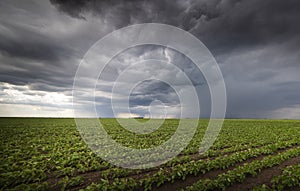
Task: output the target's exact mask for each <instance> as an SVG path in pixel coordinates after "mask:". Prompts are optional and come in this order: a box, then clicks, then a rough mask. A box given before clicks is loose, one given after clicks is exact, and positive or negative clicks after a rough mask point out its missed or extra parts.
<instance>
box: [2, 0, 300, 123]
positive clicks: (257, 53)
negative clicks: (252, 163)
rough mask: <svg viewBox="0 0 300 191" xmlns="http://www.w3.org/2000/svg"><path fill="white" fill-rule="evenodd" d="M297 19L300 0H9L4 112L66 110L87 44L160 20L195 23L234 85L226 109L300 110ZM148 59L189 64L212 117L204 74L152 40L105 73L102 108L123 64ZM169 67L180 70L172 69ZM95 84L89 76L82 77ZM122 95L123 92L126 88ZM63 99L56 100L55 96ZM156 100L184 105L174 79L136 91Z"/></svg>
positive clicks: (236, 114)
mask: <svg viewBox="0 0 300 191" xmlns="http://www.w3.org/2000/svg"><path fill="white" fill-rule="evenodd" d="M299 19H300V1H298V0H287V1H282V0H265V1H259V0H199V1H196V0H195V1H194V0H188V1H179V0H178V1H170V0H153V1H150V0H149V1H147V0H146V1H139V0H133V1H126V0H123V1H122V0H116V1H106V0H102V1H96V0H86V1H84V0H77V1H76V0H69V1H68V0H67V1H63V0H50V1H45V0H44V1H38V0H31V1H29V2H20V1H14V0H12V1H8V0H7V1H1V2H0V82H1V85H0V91H1V94H0V96H1V97H0V98H1V99H0V104H1V105H2V106H3V107H1V109H0V115H2V116H7V115H8V116H20V115H21V116H22V115H26V113H28V110H32V108H34V106H40V107H41V108H42V107H45V108H44V109H45V110H47V108H48V110H49V112H48V114H49V115H52V114H53V113H55V111H61V112H62V113H64V114H66V113H67V112H65V110H68V112H69V109H70V107H69V106H70V105H69V102H71V99H70V96H71V92H72V86H73V79H74V76H75V73H76V69H77V67H78V66H79V63H80V61H81V59H82V57H83V56H84V54H85V52H86V51H87V50H88V49H89V48H90V47H91V46H92V45H93V44H94V43H95V42H96V41H97V40H99V39H101V38H102V37H104V36H105V35H107V34H109V33H110V32H112V31H114V30H116V29H119V28H121V27H125V26H128V25H131V24H137V23H145V22H147V23H149V22H155V23H164V24H169V25H173V26H176V27H179V28H181V29H183V30H186V31H189V32H190V33H191V34H193V35H195V36H196V37H197V38H198V39H200V40H201V41H202V42H203V43H204V44H205V45H206V46H207V47H208V49H209V50H210V51H211V52H212V54H213V56H214V57H215V58H216V61H217V62H218V64H219V66H220V68H221V71H222V74H223V76H224V80H225V83H226V88H227V99H228V105H227V114H226V115H227V117H230V118H299V117H300V109H299V108H300V75H299V71H300V64H299V60H300V25H299ZM166 53H167V54H166ZM145 58H158V59H161V60H168V59H171V61H172V63H174V64H175V65H177V66H178V67H180V68H181V69H182V70H183V71H185V72H186V73H187V74H188V76H189V77H190V78H191V80H192V81H193V84H194V85H195V86H196V88H197V89H198V93H199V95H200V96H199V97H200V98H199V99H200V102H201V105H202V106H203V107H204V108H205V109H204V110H205V111H206V112H204V115H203V117H208V116H209V111H210V107H209V104H208V103H209V102H210V98H209V90H208V87H207V86H206V81H205V79H204V77H203V76H202V75H201V72H200V71H197V70H194V68H193V63H192V62H191V61H190V60H188V59H187V58H186V57H184V56H182V55H180V53H178V52H177V53H176V51H172V50H171V49H168V48H166V47H160V46H149V45H148V46H141V47H136V48H133V49H131V50H127V51H125V52H124V53H123V54H120V55H119V56H118V57H116V58H114V60H112V62H111V63H110V64H109V65H108V66H107V67H106V68H105V72H103V75H102V76H100V79H102V80H103V81H104V82H105V83H100V84H98V86H97V91H98V93H97V95H96V102H97V105H98V106H97V108H98V110H99V114H101V115H102V116H112V112H111V109H110V107H109V106H110V105H109V102H110V101H109V100H110V99H109V96H110V94H109V92H110V91H111V85H112V84H110V83H111V82H113V81H114V80H115V79H116V78H117V76H118V75H119V74H120V72H121V71H120V68H121V69H124V68H125V67H126V66H129V65H130V63H131V62H132V61H134V60H139V59H145ZM124 63H125V64H124ZM126 63H128V65H126ZM176 63H177V64H176ZM122 67H124V68H122ZM143 70H145V68H139V69H136V70H134V71H132V73H133V74H139V72H140V71H143ZM149 70H150V71H157V70H158V71H160V70H159V69H154V68H153V69H152V70H151V68H150V69H149ZM164 71H165V70H163V68H161V72H162V73H163V72H164ZM164 74H165V76H170V75H171V76H172V71H168V70H166V73H164ZM87 75H88V74H87ZM128 80H129V79H128ZM88 83H89V78H88V76H87V78H86V79H83V84H88ZM183 85H184V84H182V86H183ZM22 88H23V89H22ZM25 94H26V95H28V96H24V95H25ZM42 94H43V95H48V97H46V98H47V100H48V101H43V99H46V98H45V97H43V96H42ZM12 95H13V96H12ZM33 95H35V96H33ZM18 96H19V97H20V96H21V97H24V99H19V98H18ZM49 96H50V97H51V99H50V98H49ZM80 96H81V97H80V100H81V101H82V103H85V102H89V101H92V100H91V99H90V97H89V95H85V94H84V93H83V94H82V95H80ZM118 96H120V100H123V98H122V94H121V93H120V94H118ZM55 97H56V98H57V100H56V102H57V104H50V101H49V100H53V99H54V98H55ZM58 97H59V98H58ZM9 98H11V99H9ZM25 98H26V99H25ZM52 98H53V99H52ZM157 99H158V100H160V101H162V102H164V103H165V104H167V105H170V106H174V108H177V105H178V99H177V98H176V95H175V94H174V92H173V91H172V89H171V88H170V87H167V86H166V84H162V83H160V82H155V81H146V82H144V83H142V84H140V86H138V87H136V89H135V92H133V93H132V95H131V100H130V104H131V107H132V112H134V113H137V114H140V115H145V114H146V113H145V110H141V109H140V108H141V107H144V106H147V105H149V103H151V102H152V101H153V100H157ZM45 104H46V105H45ZM4 106H5V107H4ZM46 107H47V108H46ZM49 107H50V108H54V110H53V109H49ZM75 107H76V104H75ZM8 108H9V109H8ZM14 108H15V109H14ZM22 108H23V110H24V112H23V113H22V112H20V111H21V110H22ZM29 108H30V109H29ZM55 108H56V110H55ZM42 109H43V108H42ZM8 110H9V112H8ZM48 110H47V111H48ZM18 112H19V113H18ZM51 112H52V114H51ZM176 112H177V110H176V111H175V110H174V113H176ZM33 113H34V112H33ZM33 115H34V114H33ZM36 115H38V112H37V113H36ZM44 115H47V112H45V114H44ZM66 115H72V114H71V113H70V112H69V113H68V114H66ZM174 115H175V114H174ZM175 116H177V115H175Z"/></svg>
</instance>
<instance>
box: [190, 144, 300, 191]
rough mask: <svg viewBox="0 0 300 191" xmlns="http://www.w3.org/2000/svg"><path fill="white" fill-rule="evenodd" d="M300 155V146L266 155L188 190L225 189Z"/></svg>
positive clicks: (203, 181)
mask: <svg viewBox="0 0 300 191" xmlns="http://www.w3.org/2000/svg"><path fill="white" fill-rule="evenodd" d="M299 155H300V148H299V147H297V148H293V149H290V150H287V151H285V152H283V153H279V154H277V155H276V156H272V155H271V156H266V157H264V158H263V159H262V160H256V161H253V162H251V163H246V164H244V165H243V166H238V167H236V168H235V169H233V170H229V171H228V172H226V173H223V174H220V175H218V177H217V178H216V179H213V180H211V179H205V180H199V181H198V182H196V183H195V184H193V185H192V186H189V187H188V188H187V190H188V191H193V190H195V191H201V190H217V189H221V190H225V189H226V188H227V187H229V186H231V185H233V184H235V183H237V182H243V181H244V180H245V179H246V178H247V176H249V175H251V176H256V175H257V174H258V173H259V172H260V171H261V170H262V169H265V168H270V167H273V166H275V165H279V164H281V163H282V162H284V161H285V160H288V159H290V158H292V157H296V156H299Z"/></svg>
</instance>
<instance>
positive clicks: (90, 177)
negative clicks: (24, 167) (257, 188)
mask: <svg viewBox="0 0 300 191" xmlns="http://www.w3.org/2000/svg"><path fill="white" fill-rule="evenodd" d="M264 146H266V145H263V146H257V147H251V148H260V147H264ZM290 148H291V147H290ZM290 148H286V149H290ZM286 149H283V150H279V151H277V152H276V153H274V154H277V153H279V152H283V151H285V150H286ZM244 150H245V149H241V150H240V151H236V152H242V151H244ZM233 153H235V152H224V153H222V154H223V155H224V154H226V155H231V154H233ZM185 156H190V157H191V160H199V159H201V160H204V161H205V160H208V159H209V160H214V159H215V158H217V157H219V156H214V157H203V156H199V155H198V154H191V155H185ZM265 156H266V155H260V156H258V157H253V158H250V159H248V160H246V161H243V162H240V163H236V164H235V165H234V166H232V167H229V168H227V169H224V170H212V171H210V172H207V173H206V174H199V175H197V176H193V175H189V176H187V177H186V179H185V180H177V181H175V182H174V183H170V182H167V183H165V184H163V185H161V186H160V187H159V188H156V187H155V188H153V190H164V191H165V190H178V189H180V188H185V187H186V186H190V185H192V184H193V183H195V182H197V181H198V180H199V179H201V178H203V179H205V178H209V179H213V178H215V177H217V175H218V174H221V173H224V172H226V171H228V170H230V169H233V168H235V167H236V166H239V165H242V164H244V163H245V162H251V161H253V160H261V159H262V158H263V157H265ZM182 163H185V162H182ZM178 164H180V162H179V163H178ZM163 168H164V169H171V168H172V167H163ZM158 170H159V168H153V169H147V170H143V171H142V172H140V173H135V172H133V174H131V175H127V176H122V177H118V178H123V177H128V178H129V177H130V178H133V179H136V180H139V179H142V178H144V177H146V176H147V175H150V176H151V175H152V174H154V173H156V172H157V171H158ZM103 171H104V170H100V171H89V172H86V173H82V174H80V173H78V174H76V176H83V177H84V179H85V181H84V183H83V184H82V185H80V186H75V187H72V188H69V189H67V190H72V191H76V190H79V189H82V188H85V187H87V186H88V185H90V184H91V183H92V182H95V183H96V182H99V180H100V179H101V178H102V172H103ZM61 179H62V178H55V177H51V178H50V179H48V180H47V182H49V183H50V185H52V186H51V188H50V190H60V189H59V188H60V187H59V186H57V185H56V183H57V182H59V180H61Z"/></svg>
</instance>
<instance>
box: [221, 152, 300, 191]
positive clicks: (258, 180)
mask: <svg viewBox="0 0 300 191" xmlns="http://www.w3.org/2000/svg"><path fill="white" fill-rule="evenodd" d="M299 163H300V156H298V157H295V158H291V159H289V160H286V161H284V162H283V163H281V164H280V165H278V166H274V167H271V168H267V169H263V170H262V171H261V172H260V173H259V174H258V175H257V176H255V177H249V178H247V179H246V180H245V181H243V182H242V183H238V184H234V185H233V186H231V187H229V188H228V189H226V190H228V191H236V190H252V189H253V188H254V187H255V186H259V185H261V184H266V185H268V186H270V185H271V184H270V181H271V179H272V177H273V176H277V175H280V174H281V171H282V169H284V168H285V167H287V166H290V165H294V164H299ZM298 190H300V189H298Z"/></svg>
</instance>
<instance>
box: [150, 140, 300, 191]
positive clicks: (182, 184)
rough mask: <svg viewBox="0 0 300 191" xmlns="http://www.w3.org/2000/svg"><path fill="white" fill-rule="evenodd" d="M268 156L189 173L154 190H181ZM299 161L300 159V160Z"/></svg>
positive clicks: (235, 189)
mask: <svg viewBox="0 0 300 191" xmlns="http://www.w3.org/2000/svg"><path fill="white" fill-rule="evenodd" d="M295 147H298V145H295V146H293V147H289V148H285V149H281V150H279V151H277V152H275V153H273V154H272V155H277V154H279V153H282V152H284V151H287V150H288V149H291V148H295ZM266 156H268V155H260V156H258V157H253V158H250V159H248V160H245V161H243V162H240V163H236V164H235V165H233V166H231V167H229V168H227V169H224V170H212V171H209V172H208V173H206V174H199V175H197V176H194V175H189V176H187V177H186V179H185V180H177V181H175V182H174V183H170V182H167V183H165V184H163V185H161V186H160V187H158V188H157V187H155V188H153V190H154V191H167V190H180V189H184V188H186V187H187V186H191V185H193V184H194V183H196V182H197V181H198V180H200V179H214V178H217V176H218V175H219V174H222V173H226V172H227V171H228V170H232V169H234V168H236V167H237V166H241V165H243V164H244V163H250V162H252V161H254V160H262V159H263V158H264V157H266ZM299 157H300V156H299ZM296 158H298V157H296ZM298 160H299V158H298ZM298 163H299V161H298ZM266 170H268V169H266ZM242 184H244V182H243V183H242ZM242 184H241V185H242ZM251 188H252V187H251ZM232 190H233V191H237V190H243V191H244V189H243V188H234V189H232Z"/></svg>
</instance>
